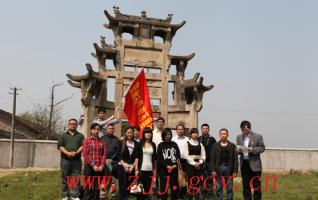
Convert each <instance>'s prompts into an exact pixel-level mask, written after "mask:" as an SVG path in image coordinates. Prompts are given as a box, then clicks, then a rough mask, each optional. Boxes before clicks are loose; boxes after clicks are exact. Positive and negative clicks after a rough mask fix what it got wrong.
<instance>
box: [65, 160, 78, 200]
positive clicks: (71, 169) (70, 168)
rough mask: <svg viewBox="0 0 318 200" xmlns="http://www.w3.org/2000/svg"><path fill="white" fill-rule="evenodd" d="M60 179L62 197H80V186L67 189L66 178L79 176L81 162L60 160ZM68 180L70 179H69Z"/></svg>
mask: <svg viewBox="0 0 318 200" xmlns="http://www.w3.org/2000/svg"><path fill="white" fill-rule="evenodd" d="M60 167H61V177H62V197H63V198H64V197H69V196H70V197H72V198H77V197H79V196H80V184H79V182H78V184H77V185H76V186H75V188H74V187H70V190H69V189H68V188H69V186H68V183H67V177H68V176H74V178H75V177H78V176H81V171H82V161H81V160H80V159H75V160H73V159H65V158H61V163H60ZM69 178H70V179H71V178H72V177H69Z"/></svg>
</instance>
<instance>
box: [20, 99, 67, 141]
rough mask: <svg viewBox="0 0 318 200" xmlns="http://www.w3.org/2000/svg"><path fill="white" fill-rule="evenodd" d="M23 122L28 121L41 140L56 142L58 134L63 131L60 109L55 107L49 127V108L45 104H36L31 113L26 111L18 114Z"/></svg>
mask: <svg viewBox="0 0 318 200" xmlns="http://www.w3.org/2000/svg"><path fill="white" fill-rule="evenodd" d="M19 117H21V118H22V119H24V120H27V121H30V122H31V123H32V124H33V126H34V128H36V129H37V130H38V131H39V132H40V135H39V138H38V139H41V140H56V139H57V137H58V133H60V132H61V131H63V129H64V126H63V125H64V120H63V118H62V107H61V106H55V107H54V110H53V112H52V119H51V125H50V127H49V118H50V106H49V105H46V104H40V103H39V104H37V105H35V106H34V108H33V110H32V111H26V112H23V113H20V114H19Z"/></svg>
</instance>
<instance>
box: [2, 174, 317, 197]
mask: <svg viewBox="0 0 318 200" xmlns="http://www.w3.org/2000/svg"><path fill="white" fill-rule="evenodd" d="M270 176H276V178H277V182H276V191H274V190H273V181H270V182H269V188H268V189H267V190H266V191H265V190H263V199H265V200H272V199H280V200H284V199H286V200H294V199H295V200H302V199H304V200H311V199H318V172H317V171H309V172H307V173H306V174H273V173H264V174H263V183H262V184H263V185H262V186H263V188H264V187H265V184H266V177H270ZM60 183H61V179H60V172H59V171H44V172H43V171H41V172H19V173H16V174H14V175H8V176H2V177H0V200H7V199H10V200H11V199H15V200H56V199H61V191H60V188H61V186H60ZM235 185H237V186H238V189H237V190H236V191H235V192H234V195H235V199H237V200H242V199H243V196H242V184H241V183H235Z"/></svg>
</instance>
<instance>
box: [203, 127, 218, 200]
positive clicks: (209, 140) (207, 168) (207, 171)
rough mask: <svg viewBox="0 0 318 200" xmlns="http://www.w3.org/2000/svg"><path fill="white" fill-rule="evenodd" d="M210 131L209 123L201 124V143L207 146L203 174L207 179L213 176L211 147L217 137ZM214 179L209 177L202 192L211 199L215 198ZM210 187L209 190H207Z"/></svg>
mask: <svg viewBox="0 0 318 200" xmlns="http://www.w3.org/2000/svg"><path fill="white" fill-rule="evenodd" d="M209 131H210V126H209V124H206V123H204V124H202V125H201V133H202V135H201V136H200V137H199V141H200V143H201V144H202V145H203V146H204V148H205V153H206V160H205V163H204V164H203V170H204V172H203V174H204V179H206V178H207V177H208V176H211V173H212V171H211V162H210V158H211V148H212V145H213V144H214V143H215V142H216V140H215V138H214V137H212V136H210V134H209ZM212 186H213V181H212V179H207V181H206V185H205V188H203V190H202V193H203V194H204V195H206V196H207V197H208V199H209V200H212V199H213V190H212ZM206 188H208V189H209V190H206Z"/></svg>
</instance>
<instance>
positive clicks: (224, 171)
mask: <svg viewBox="0 0 318 200" xmlns="http://www.w3.org/2000/svg"><path fill="white" fill-rule="evenodd" d="M217 175H218V179H217V188H216V194H217V199H218V200H222V199H223V185H225V184H226V193H227V195H226V199H227V200H232V199H233V176H232V173H231V172H230V167H229V166H227V165H220V166H219V169H218V172H217ZM222 177H223V180H224V181H222ZM229 179H230V180H229Z"/></svg>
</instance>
